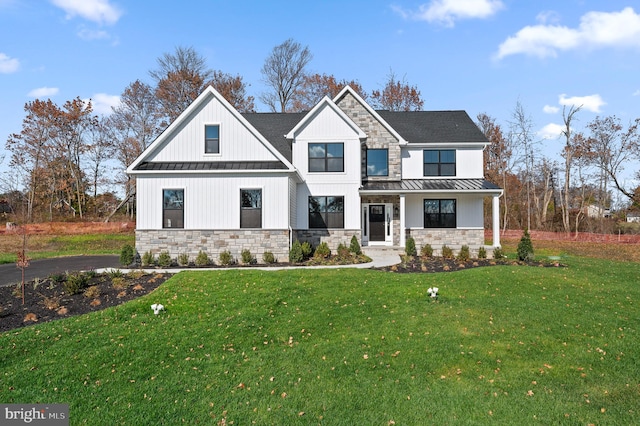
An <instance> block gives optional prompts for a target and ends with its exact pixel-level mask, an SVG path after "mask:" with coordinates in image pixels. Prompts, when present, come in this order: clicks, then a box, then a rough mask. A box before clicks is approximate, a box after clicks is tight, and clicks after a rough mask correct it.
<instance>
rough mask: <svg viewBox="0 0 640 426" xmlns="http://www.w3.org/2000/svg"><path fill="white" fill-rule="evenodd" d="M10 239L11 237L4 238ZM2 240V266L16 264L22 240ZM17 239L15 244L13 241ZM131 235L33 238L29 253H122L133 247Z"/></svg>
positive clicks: (41, 256) (42, 256)
mask: <svg viewBox="0 0 640 426" xmlns="http://www.w3.org/2000/svg"><path fill="white" fill-rule="evenodd" d="M4 238H6V239H8V238H9V237H4ZM11 238H12V240H11V241H3V244H2V248H3V251H2V253H0V263H14V262H15V261H16V253H17V251H18V250H19V249H20V248H21V242H20V240H19V239H18V238H17V237H15V236H11ZM14 240H15V241H14ZM134 243H135V236H134V235H132V234H82V235H31V236H29V238H28V243H27V252H28V255H29V257H30V258H31V259H46V258H51V257H59V256H74V255H89V254H120V251H121V250H122V246H124V245H125V244H130V245H134Z"/></svg>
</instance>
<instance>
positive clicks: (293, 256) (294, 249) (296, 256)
mask: <svg viewBox="0 0 640 426" xmlns="http://www.w3.org/2000/svg"><path fill="white" fill-rule="evenodd" d="M303 260H304V254H303V253H302V244H300V241H298V240H295V241H294V242H293V244H291V250H289V262H291V263H300V262H302V261H303Z"/></svg>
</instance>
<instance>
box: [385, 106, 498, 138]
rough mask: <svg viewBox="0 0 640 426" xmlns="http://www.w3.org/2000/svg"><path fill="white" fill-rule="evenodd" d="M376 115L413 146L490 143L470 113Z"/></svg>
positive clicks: (393, 112) (402, 112) (404, 112)
mask: <svg viewBox="0 0 640 426" xmlns="http://www.w3.org/2000/svg"><path fill="white" fill-rule="evenodd" d="M376 112H377V113H378V114H379V115H380V116H381V117H382V118H383V119H384V120H385V121H386V122H387V123H389V125H390V126H391V127H393V128H394V129H395V131H396V132H398V133H399V134H400V136H402V137H403V138H404V139H405V140H406V141H408V142H409V143H435V142H480V143H487V142H488V141H487V138H486V137H485V136H484V134H483V133H482V132H481V131H480V129H479V128H478V126H476V124H475V123H474V122H473V120H471V118H470V117H469V115H468V114H467V113H466V111H376Z"/></svg>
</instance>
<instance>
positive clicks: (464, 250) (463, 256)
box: [458, 245, 471, 262]
mask: <svg viewBox="0 0 640 426" xmlns="http://www.w3.org/2000/svg"><path fill="white" fill-rule="evenodd" d="M469 258H471V254H470V253H469V246H467V245H464V246H462V247H460V252H459V253H458V260H459V261H461V262H466V261H468V260H469Z"/></svg>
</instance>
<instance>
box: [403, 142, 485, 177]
mask: <svg viewBox="0 0 640 426" xmlns="http://www.w3.org/2000/svg"><path fill="white" fill-rule="evenodd" d="M425 149H427V148H406V149H405V150H404V152H403V154H402V178H403V179H430V178H434V179H437V178H438V177H436V176H430V177H425V176H424V167H423V166H424V156H423V151H424V150H425ZM434 149H435V148H434ZM438 149H455V150H456V176H455V178H457V179H482V178H483V177H484V170H483V159H482V148H449V147H447V148H438Z"/></svg>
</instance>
